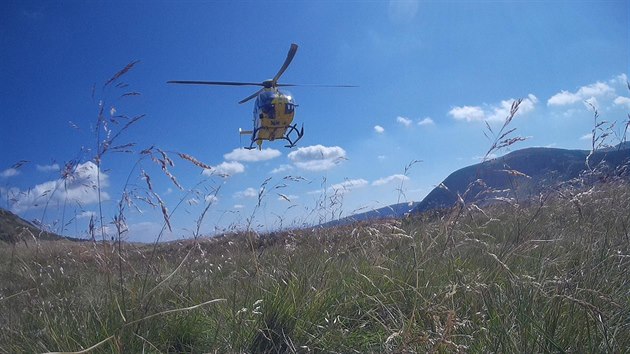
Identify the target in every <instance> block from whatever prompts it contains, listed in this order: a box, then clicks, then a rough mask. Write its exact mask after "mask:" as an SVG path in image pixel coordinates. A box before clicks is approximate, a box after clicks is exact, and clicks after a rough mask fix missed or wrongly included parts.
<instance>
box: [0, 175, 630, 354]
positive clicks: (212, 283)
mask: <svg viewBox="0 0 630 354" xmlns="http://www.w3.org/2000/svg"><path fill="white" fill-rule="evenodd" d="M629 211H630V187H628V185H627V184H625V185H624V184H618V185H617V184H608V185H600V186H599V187H597V188H592V189H588V190H585V191H582V192H578V191H575V190H574V191H571V190H565V191H564V192H563V193H561V194H559V193H556V192H550V194H549V196H543V197H541V199H540V200H539V202H531V203H528V204H527V205H517V204H516V203H515V202H514V201H511V202H505V203H504V204H501V205H498V206H494V207H485V208H484V210H481V209H480V208H477V207H476V206H473V205H459V206H458V207H456V208H455V209H453V210H450V211H444V212H442V213H435V214H432V215H423V216H415V217H410V218H407V219H405V220H402V221H401V220H392V221H383V222H378V223H369V224H356V225H352V226H346V227H339V228H331V229H313V230H297V231H292V232H291V231H286V232H278V233H276V234H268V235H255V234H247V233H243V234H234V235H228V236H224V237H220V238H214V239H206V238H199V239H197V240H187V241H183V242H179V243H168V244H158V245H156V246H152V245H137V244H128V243H121V244H120V245H118V244H116V245H110V244H103V243H92V242H83V243H77V242H69V241H38V242H36V241H30V242H28V243H27V244H24V243H17V244H14V245H10V244H6V243H5V244H2V245H1V247H0V313H1V314H2V316H0V326H1V328H2V330H1V331H0V352H2V353H19V352H48V351H53V352H55V351H61V352H73V351H83V350H86V352H96V353H100V352H104V353H140V352H171V353H200V352H216V353H225V352H304V353H306V352H331V353H352V352H357V353H366V352H392V353H404V352H440V353H445V352H448V353H450V352H496V353H508V352H523V353H545V352H553V353H557V352H570V353H597V352H610V353H621V352H628V351H629V349H628V348H630V272H629V271H628V270H629V269H630V236H629V232H630V212H629Z"/></svg>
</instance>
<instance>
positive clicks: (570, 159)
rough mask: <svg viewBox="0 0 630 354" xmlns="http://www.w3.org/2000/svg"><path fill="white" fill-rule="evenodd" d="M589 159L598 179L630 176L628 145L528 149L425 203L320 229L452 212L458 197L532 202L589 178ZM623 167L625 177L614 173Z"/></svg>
mask: <svg viewBox="0 0 630 354" xmlns="http://www.w3.org/2000/svg"><path fill="white" fill-rule="evenodd" d="M589 155H590V156H589ZM587 157H588V159H589V165H590V166H591V167H595V166H597V169H596V171H598V172H599V175H598V177H597V178H606V176H611V175H615V173H617V174H620V173H621V174H624V175H625V176H628V175H629V174H630V171H629V170H630V142H628V141H626V142H623V143H620V144H618V145H616V146H612V147H608V148H606V149H602V150H599V151H595V152H594V153H593V154H591V151H590V150H573V149H561V148H548V147H529V148H524V149H519V150H515V151H512V152H510V153H507V154H505V155H503V156H501V157H497V158H494V159H491V160H489V161H485V162H481V163H477V164H473V165H469V166H466V167H463V168H460V169H458V170H456V171H454V172H452V173H451V174H449V175H448V176H447V177H446V178H445V179H444V180H443V181H442V183H440V184H439V185H438V186H437V187H435V188H434V189H433V190H432V191H431V192H429V194H427V195H426V196H425V197H424V198H423V199H422V201H420V202H411V203H397V204H392V205H388V206H385V207H382V208H378V209H375V210H371V211H367V212H363V213H358V214H354V215H350V216H347V217H345V218H341V219H338V220H333V221H330V222H327V223H324V224H322V225H321V226H324V227H328V226H336V225H344V224H349V223H352V222H356V221H365V220H374V219H386V218H399V217H403V216H404V215H406V214H417V213H423V212H427V211H431V210H435V209H444V208H450V207H452V206H453V205H455V203H456V202H457V200H458V198H459V197H462V200H463V201H464V202H465V203H469V202H480V201H484V200H486V201H487V200H490V199H491V198H500V197H506V196H507V195H509V196H513V197H517V198H521V199H527V198H529V197H532V196H534V195H537V194H539V193H540V192H541V191H543V190H544V189H545V188H550V187H554V186H558V185H560V184H562V183H566V182H569V181H571V180H572V179H576V178H578V177H580V175H582V174H585V173H586V172H588V167H587V164H586V159H587ZM624 166H625V170H624V171H617V172H615V171H616V170H619V169H623V168H624ZM591 178H594V177H593V176H592V177H591ZM477 181H479V182H477ZM481 181H483V182H481ZM515 187H516V188H515ZM488 190H491V191H492V192H488ZM506 190H508V191H506Z"/></svg>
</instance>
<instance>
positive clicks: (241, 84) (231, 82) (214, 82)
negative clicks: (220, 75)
mask: <svg viewBox="0 0 630 354" xmlns="http://www.w3.org/2000/svg"><path fill="white" fill-rule="evenodd" d="M166 83H168V84H189V85H222V86H263V84H262V83H260V82H234V81H189V80H172V81H167V82H166Z"/></svg>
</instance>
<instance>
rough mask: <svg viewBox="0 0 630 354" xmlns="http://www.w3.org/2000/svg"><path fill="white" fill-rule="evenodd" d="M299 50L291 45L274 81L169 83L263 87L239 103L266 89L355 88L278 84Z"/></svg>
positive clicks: (294, 45)
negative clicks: (304, 87)
mask: <svg viewBox="0 0 630 354" xmlns="http://www.w3.org/2000/svg"><path fill="white" fill-rule="evenodd" d="M297 50H298V45H297V44H295V43H292V44H291V48H289V52H288V53H287V58H286V59H285V60H284V63H283V64H282V66H281V67H280V70H278V73H277V74H276V76H274V77H273V79H269V80H265V81H263V82H235V81H189V80H183V81H182V80H176V81H167V82H168V83H169V84H192V85H221V86H262V88H261V89H260V90H258V91H256V92H254V93H253V94H251V95H249V96H247V97H245V98H244V99H242V100H240V101H239V102H238V103H245V102H247V101H249V100H251V99H253V98H256V97H257V96H258V95H259V94H260V93H261V92H263V91H265V89H267V90H269V89H276V88H278V87H289V86H313V87H355V86H352V85H303V84H302V85H301V84H281V83H278V80H279V79H280V76H282V74H284V72H285V71H286V70H287V68H288V67H289V64H291V61H293V57H295V53H296V52H297Z"/></svg>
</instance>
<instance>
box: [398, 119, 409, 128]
mask: <svg viewBox="0 0 630 354" xmlns="http://www.w3.org/2000/svg"><path fill="white" fill-rule="evenodd" d="M396 121H397V122H398V123H400V124H402V125H404V126H405V127H409V126H410V125H411V119H409V118H407V117H401V116H398V117H396Z"/></svg>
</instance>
